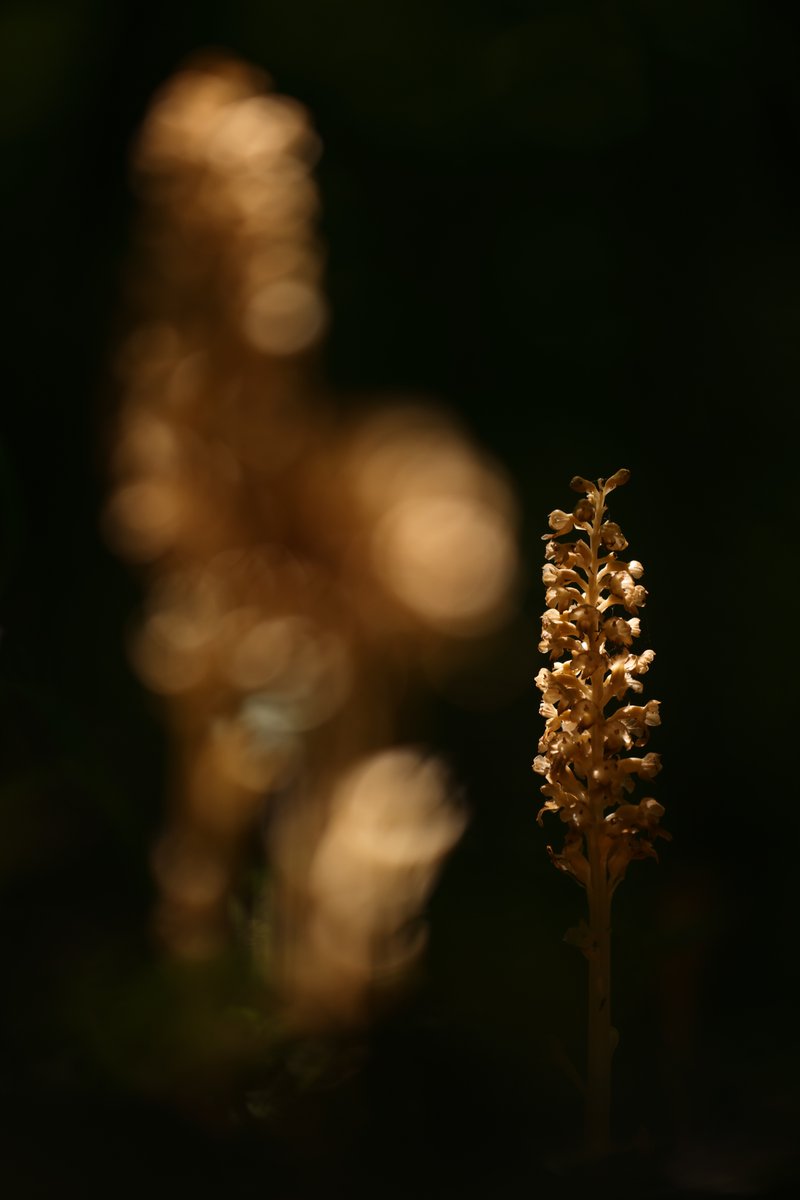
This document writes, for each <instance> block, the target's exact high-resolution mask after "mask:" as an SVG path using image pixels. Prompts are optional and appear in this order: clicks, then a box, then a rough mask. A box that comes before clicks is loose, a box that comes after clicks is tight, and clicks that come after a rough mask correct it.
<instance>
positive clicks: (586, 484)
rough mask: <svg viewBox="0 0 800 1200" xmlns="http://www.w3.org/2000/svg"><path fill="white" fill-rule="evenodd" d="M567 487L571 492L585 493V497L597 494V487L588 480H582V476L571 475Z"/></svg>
mask: <svg viewBox="0 0 800 1200" xmlns="http://www.w3.org/2000/svg"><path fill="white" fill-rule="evenodd" d="M569 486H570V487H571V488H572V490H573V492H586V494H587V496H594V495H596V494H597V487H596V486H595V484H593V483H592V482H591V480H589V479H584V478H583V476H582V475H573V476H572V479H570V481H569Z"/></svg>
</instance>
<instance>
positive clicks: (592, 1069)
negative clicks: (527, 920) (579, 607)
mask: <svg viewBox="0 0 800 1200" xmlns="http://www.w3.org/2000/svg"><path fill="white" fill-rule="evenodd" d="M604 502H605V488H603V489H602V491H601V493H600V496H599V497H598V503H597V508H596V511H595V516H594V522H593V525H592V532H591V539H590V547H591V552H592V564H591V572H590V578H589V603H590V604H592V605H593V606H594V607H595V608H597V605H598V602H599V599H600V585H599V581H598V578H597V576H598V571H599V565H600V564H599V557H600V544H601V543H600V526H601V524H602V520H603V513H604V509H605V503H604ZM598 625H599V620H598ZM588 640H589V649H590V652H591V653H594V652H596V651H597V649H598V647H599V643H600V631H599V628H597V629H593V630H592V631H591V632H590V633H589V635H588ZM592 703H593V707H594V714H593V715H594V723H593V725H592V739H591V747H592V770H591V774H590V778H589V806H590V809H591V821H590V825H589V828H588V829H587V831H586V842H587V857H588V859H589V872H590V874H589V886H588V888H587V893H588V902H589V929H590V933H591V938H590V946H589V956H588V958H589V994H588V1005H589V1011H588V1038H587V1072H586V1082H587V1088H586V1141H587V1148H588V1150H589V1153H590V1154H592V1155H593V1156H601V1155H604V1154H607V1153H608V1151H609V1148H610V1124H611V1054H612V1045H611V929H610V921H611V895H610V891H609V886H608V875H607V870H606V862H605V856H604V854H603V849H602V846H601V842H600V832H601V827H602V824H603V820H604V815H603V793H602V789H601V788H600V787H599V786H598V784H597V783H596V780H595V771H596V769H597V768H599V767H601V766H602V763H603V708H604V705H603V668H602V667H598V669H597V670H596V671H595V672H594V673H593V675H592Z"/></svg>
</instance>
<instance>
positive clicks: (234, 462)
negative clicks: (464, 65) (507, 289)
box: [106, 58, 517, 1028]
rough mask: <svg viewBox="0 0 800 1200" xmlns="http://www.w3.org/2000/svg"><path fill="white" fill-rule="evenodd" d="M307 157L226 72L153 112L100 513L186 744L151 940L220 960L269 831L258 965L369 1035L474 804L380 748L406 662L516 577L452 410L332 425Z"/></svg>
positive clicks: (300, 1013)
mask: <svg viewBox="0 0 800 1200" xmlns="http://www.w3.org/2000/svg"><path fill="white" fill-rule="evenodd" d="M318 149H319V147H318V143H317V139H316V137H315V135H314V134H313V132H312V129H311V127H310V124H309V121H308V118H307V116H306V114H305V112H304V110H303V109H302V108H301V107H300V106H299V105H298V104H296V103H295V102H293V101H291V100H289V99H287V98H285V97H282V96H277V95H275V94H273V93H271V92H270V91H269V90H268V82H267V80H266V79H265V78H264V77H262V76H261V75H259V74H257V73H256V72H255V71H253V70H251V69H250V68H249V67H247V66H245V65H243V64H241V63H238V62H235V61H232V60H229V59H222V58H207V59H198V60H196V61H195V62H194V63H192V64H191V65H189V66H188V67H187V68H186V69H184V70H182V71H181V72H179V73H178V74H177V75H176V76H175V77H174V78H173V79H172V80H171V81H169V83H168V84H167V85H166V86H165V88H164V89H163V90H162V91H161V93H160V94H159V95H158V96H157V97H156V99H155V101H154V103H153V106H152V109H151V112H150V114H149V116H148V118H147V120H146V122H145V125H144V128H143V131H142V133H141V137H140V139H139V141H138V145H137V147H136V151H135V170H136V182H137V188H138V191H139V194H140V196H141V204H142V219H141V235H140V254H139V260H138V265H137V269H136V271H135V272H134V274H133V275H132V288H131V291H132V296H131V298H132V305H133V307H134V310H135V312H136V313H137V314H138V315H137V322H136V325H135V327H134V329H133V331H132V333H131V334H130V336H129V337H128V338H127V340H126V341H125V343H124V345H123V346H122V348H121V351H120V354H119V358H118V364H119V373H120V377H121V381H122V384H123V388H124V397H123V404H122V410H121V415H120V419H119V427H118V434H117V438H116V444H115V448H114V451H113V476H114V489H113V494H112V496H111V499H110V502H109V505H108V509H107V513H106V525H107V531H108V536H109V538H110V540H111V541H112V543H113V545H114V546H115V547H116V548H117V550H118V551H119V553H120V554H122V555H123V556H125V557H126V558H128V559H129V560H130V561H131V562H133V563H135V564H136V565H137V567H139V568H140V569H141V571H142V572H143V574H144V577H145V579H146V581H147V598H146V604H145V613H144V617H143V619H142V621H141V623H140V625H139V627H138V629H137V630H136V631H135V633H134V634H133V637H132V640H131V647H130V650H131V657H132V661H133V663H134V666H135V669H136V671H137V672H138V674H139V676H140V678H141V679H142V681H143V682H144V683H145V684H146V686H147V687H148V688H150V689H151V690H152V691H153V692H155V693H157V694H158V695H159V696H160V697H161V698H162V701H163V708H164V713H165V718H166V720H167V723H168V726H169V732H170V738H171V745H172V757H173V771H172V775H173V778H172V780H171V785H170V808H169V816H168V819H167V822H166V827H165V829H164V831H163V834H162V836H161V837H160V839H159V841H158V844H157V845H156V846H155V847H154V850H153V871H154V874H155V878H156V880H157V883H158V888H159V897H160V898H159V902H158V910H157V914H156V926H157V930H158V934H159V936H160V937H161V939H163V942H164V943H165V944H166V945H167V946H168V947H169V948H170V950H171V951H172V952H173V953H174V954H176V955H178V956H180V957H183V958H188V959H200V960H203V959H209V958H213V956H214V955H216V954H218V953H219V952H220V950H221V949H222V948H223V947H224V946H225V944H226V943H227V942H228V941H229V939H230V937H231V931H232V926H231V920H230V913H231V903H232V899H233V898H234V897H236V896H237V895H240V894H241V892H242V882H243V876H244V865H245V862H246V858H247V853H248V847H249V846H251V844H252V842H253V838H254V833H256V832H259V831H261V830H262V829H263V828H266V830H267V832H266V836H265V838H264V843H265V845H266V846H267V847H268V851H269V861H270V868H269V871H268V873H267V875H266V877H265V880H264V882H262V884H261V885H260V894H259V896H258V897H257V898H256V900H255V901H254V902H253V904H252V914H251V915H252V921H251V924H250V929H251V937H252V941H253V952H254V956H255V959H256V961H257V962H258V963H259V964H260V965H261V968H262V969H263V971H264V973H265V976H266V978H267V979H268V980H269V981H270V983H271V984H273V985H275V986H276V987H277V989H278V991H279V993H280V996H281V998H282V1006H283V1011H284V1014H285V1016H286V1019H287V1020H288V1022H289V1023H290V1024H295V1025H296V1026H298V1027H300V1028H309V1027H320V1026H321V1027H326V1026H329V1025H336V1024H339V1023H342V1022H344V1023H350V1022H352V1021H358V1020H361V1019H363V1018H364V1017H365V1016H366V1015H367V1014H368V1013H369V1012H370V1011H371V1009H372V1007H373V1005H374V1003H375V1002H376V1000H377V998H378V997H379V996H381V995H384V994H387V993H391V991H392V990H393V988H394V986H395V984H397V983H399V982H400V980H401V979H402V978H403V977H404V975H405V974H406V973H407V971H408V968H409V967H410V966H411V965H412V964H413V962H414V961H415V960H416V959H417V958H418V955H419V952H420V950H421V948H422V946H423V944H424V940H425V937H424V925H423V924H422V923H421V921H420V914H421V912H422V909H423V906H424V903H425V899H426V896H427V895H428V893H429V891H430V889H431V887H432V884H433V882H434V880H435V877H436V874H437V871H438V868H439V866H440V864H441V862H442V860H443V859H444V857H445V855H446V854H447V852H448V851H449V850H450V849H451V848H452V846H453V845H454V844H455V842H456V841H457V839H458V837H459V835H460V833H461V832H462V829H463V826H464V814H463V811H462V809H461V807H460V806H459V804H458V803H457V802H456V801H455V800H454V799H453V796H452V789H451V788H450V785H449V784H448V782H447V777H446V773H445V771H444V769H443V767H442V765H441V764H440V763H439V762H437V761H436V760H435V759H430V758H426V757H425V756H424V755H423V754H422V753H421V752H420V751H418V750H415V749H409V748H400V747H398V746H397V745H396V744H395V743H396V738H397V709H398V704H399V702H400V700H401V699H403V696H404V690H405V688H406V679H407V674H408V666H409V664H413V663H414V662H419V661H422V660H423V659H424V658H425V656H426V655H429V654H431V653H436V655H437V661H438V659H439V658H441V655H442V653H443V649H442V648H443V646H444V647H445V648H446V650H445V655H446V654H447V653H449V652H452V654H453V656H454V657H455V656H457V653H458V648H459V646H460V645H462V644H463V643H464V641H465V639H471V638H474V637H477V636H480V635H481V634H483V633H485V632H487V631H489V630H492V629H494V628H496V627H497V626H498V624H500V623H501V622H502V621H503V620H504V619H505V617H506V616H507V615H508V613H509V610H510V606H511V604H512V602H513V591H514V585H515V577H516V568H517V557H516V549H515V539H514V506H513V501H512V497H511V495H510V491H509V488H508V486H507V485H506V483H505V481H504V479H503V478H502V477H501V475H500V474H499V472H498V471H497V470H496V469H495V468H494V467H493V466H492V465H490V464H489V463H488V462H486V461H485V460H484V459H483V458H482V456H481V455H479V454H478V453H477V452H476V451H475V450H474V449H473V448H471V447H470V445H469V444H468V443H467V441H466V440H465V438H464V437H463V436H462V435H461V434H460V433H459V432H458V431H457V429H455V428H454V427H453V425H452V424H451V423H450V422H449V421H448V420H446V419H445V418H443V417H441V416H439V415H437V414H435V413H433V412H431V411H429V410H427V409H425V408H423V407H421V406H419V405H417V404H414V403H408V404H404V405H401V406H397V407H394V408H390V409H377V408H373V409H372V410H371V411H370V412H369V413H368V415H366V416H362V417H361V418H359V419H348V420H344V419H339V420H338V421H337V420H336V419H334V409H335V406H334V404H333V402H332V401H331V399H330V398H329V397H327V396H326V395H325V392H324V389H323V387H322V385H321V384H320V382H319V380H318V378H317V372H316V369H315V365H314V357H313V355H314V351H315V349H316V348H317V347H318V345H319V343H320V339H321V337H322V334H323V332H324V329H325V326H326V321H327V313H326V305H325V301H324V298H323V295H322V290H321V277H322V269H323V257H322V253H321V249H320V246H319V243H318V240H317V236H316V232H315V218H316V216H317V214H318V208H319V201H318V196H317V191H316V188H315V185H314V182H313V178H312V168H313V164H314V161H315V157H316V155H317V153H318Z"/></svg>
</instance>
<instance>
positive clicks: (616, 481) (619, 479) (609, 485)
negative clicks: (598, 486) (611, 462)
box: [606, 467, 631, 492]
mask: <svg viewBox="0 0 800 1200" xmlns="http://www.w3.org/2000/svg"><path fill="white" fill-rule="evenodd" d="M630 477H631V473H630V471H629V470H627V468H626V467H620V469H619V470H618V471H615V473H614V474H613V475H612V476H611V478H610V479H608V480H607V481H606V492H613V491H614V488H618V487H622V485H623V484H624V483H627V482H628V480H629V479H630Z"/></svg>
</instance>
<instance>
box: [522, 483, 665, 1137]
mask: <svg viewBox="0 0 800 1200" xmlns="http://www.w3.org/2000/svg"><path fill="white" fill-rule="evenodd" d="M629 477H630V473H629V472H628V471H626V470H624V469H623V470H620V471H617V472H616V474H615V475H612V476H611V478H610V479H608V480H603V479H599V480H598V481H597V482H596V483H592V482H590V481H588V480H586V479H582V478H580V477H579V476H576V477H575V478H574V479H573V480H572V483H571V485H570V486H571V487H572V489H573V490H574V491H577V492H580V493H583V498H582V499H581V500H580V501H579V502H578V504H577V505H576V507H575V509H574V510H573V511H572V512H571V513H567V512H563V511H562V510H560V509H556V510H555V511H554V512H552V513H551V514H550V519H549V524H550V529H551V530H552V533H549V534H546V535H545V537H544V539H543V540H545V541H547V547H546V550H545V558H546V564H545V567H544V570H543V580H544V583H545V585H546V587H547V605H548V607H547V609H546V611H545V613H544V615H543V617H542V640H541V642H540V644H539V649H540V651H541V652H542V653H543V654H547V655H549V658H550V661H551V666H550V667H549V668H548V667H543V668H542V670H541V671H540V672H539V674H538V675H537V677H536V685H537V687H538V688H539V689H540V691H541V692H542V701H541V705H540V709H539V711H540V713H541V715H542V716H544V717H545V719H546V726H545V732H544V734H543V736H542V738H541V740H540V742H539V753H538V755H537V756H536V758H535V759H534V763H533V769H534V771H535V772H537V774H540V775H543V776H544V780H545V781H544V783H543V784H542V789H541V790H542V793H543V795H544V796H545V804H544V805H543V807H542V809H541V810H540V812H539V815H538V820H539V823H540V824H541V823H542V815H543V814H544V813H545V812H557V813H558V814H559V817H560V819H561V821H562V822H563V824H564V825H565V826H566V831H565V838H564V845H563V848H562V850H561V851H560V852H556V851H555V850H554V849H553V847H552V846H548V847H547V849H548V853H549V854H550V857H551V860H552V862H553V864H554V865H555V866H556V867H557V868H558V869H559V870H561V871H564V872H566V873H567V874H569V875H571V876H572V877H573V878H574V879H575V880H576V881H577V883H579V884H580V885H581V886H582V887H583V888H585V890H586V893H587V902H588V917H589V923H588V925H587V924H586V923H585V922H581V924H580V926H578V928H577V929H574V930H570V931H569V933H568V934H567V938H566V940H567V941H569V942H571V943H572V944H574V945H576V946H577V947H578V948H579V949H580V950H581V951H582V952H583V954H584V955H585V957H586V959H587V962H588V969H589V978H588V1037H587V1079H586V1137H587V1149H588V1151H589V1153H590V1154H591V1155H592V1156H601V1155H603V1154H606V1153H607V1152H608V1151H609V1149H610V1142H611V1139H610V1111H611V1060H612V1056H613V1053H614V1048H615V1045H616V1041H617V1033H616V1030H615V1029H614V1028H613V1026H612V1024H611V900H612V897H613V895H614V892H615V891H616V889H617V887H618V886H619V884H620V883H621V882H622V880H623V878H624V876H625V872H626V870H627V867H628V864H629V863H630V862H631V861H632V860H633V859H634V858H646V857H651V858H656V857H657V855H656V851H655V849H654V846H653V842H654V841H655V839H656V838H657V837H665V838H668V837H669V835H668V834H667V833H666V832H665V831H664V830H662V829H660V828H659V821H660V819H661V816H662V815H663V811H664V810H663V808H662V806H661V805H660V804H659V803H658V802H657V801H656V800H654V799H653V798H652V797H649V796H648V797H646V798H645V799H643V800H640V801H639V802H638V803H637V804H634V803H632V802H631V800H630V798H629V794H630V793H631V792H632V791H633V789H634V786H635V785H634V777H637V776H638V777H639V778H640V779H645V780H649V779H652V778H653V777H654V776H655V775H656V774H657V773H658V771H659V770H660V769H661V761H660V758H659V756H658V755H657V754H653V753H647V754H644V755H643V756H641V755H639V754H637V753H636V751H637V750H639V749H640V748H643V747H644V746H646V744H647V742H648V740H649V737H650V730H651V729H652V728H653V727H654V726H656V725H659V724H660V715H659V702H658V701H657V700H650V701H648V702H647V703H646V704H644V705H641V704H628V703H625V697H626V693H628V692H629V691H630V692H633V693H634V694H638V693H641V692H642V690H643V685H642V683H641V676H642V675H644V674H646V672H647V670H648V669H649V667H650V664H651V663H652V661H653V658H654V657H655V656H654V654H653V651H652V650H645V651H643V652H641V653H638V654H637V653H635V652H633V650H632V649H631V647H632V645H633V642H634V639H635V638H637V637H638V636H639V633H640V627H639V626H640V622H639V617H638V610H639V609H640V608H641V607H642V605H643V604H644V602H645V598H646V595H647V593H646V591H645V588H644V587H643V586H642V585H641V584H640V583H638V582H637V581H638V580H639V579H641V577H642V574H643V568H642V565H641V563H640V562H638V561H636V560H631V561H628V562H623V561H621V560H620V559H619V557H618V554H619V553H620V552H621V551H624V550H625V549H626V547H627V544H628V543H627V541H626V539H625V537H624V535H623V533H622V530H621V529H620V528H619V526H618V525H617V524H616V523H615V522H613V521H609V520H606V519H605V516H606V499H607V497H608V496H609V495H610V493H611V492H613V491H614V489H615V488H617V487H620V486H621V485H622V484H624V483H627V481H628V479H629ZM571 535H574V536H571ZM557 538H558V539H562V540H556V539H557ZM620 610H622V612H624V613H625V616H622V615H621V614H620Z"/></svg>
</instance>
